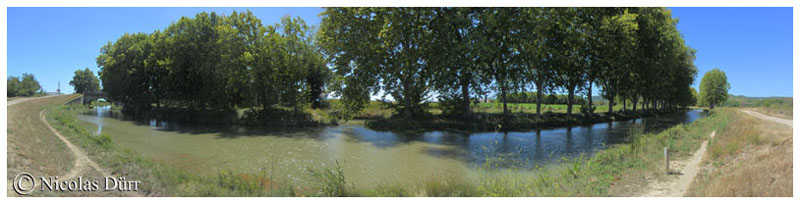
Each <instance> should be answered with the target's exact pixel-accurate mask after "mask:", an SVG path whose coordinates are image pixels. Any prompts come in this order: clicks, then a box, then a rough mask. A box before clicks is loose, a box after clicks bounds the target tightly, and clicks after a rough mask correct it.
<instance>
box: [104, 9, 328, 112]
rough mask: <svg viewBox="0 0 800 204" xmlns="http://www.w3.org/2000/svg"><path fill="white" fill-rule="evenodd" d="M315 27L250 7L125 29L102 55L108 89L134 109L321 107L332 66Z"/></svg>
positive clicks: (295, 19)
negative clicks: (268, 21) (274, 18)
mask: <svg viewBox="0 0 800 204" xmlns="http://www.w3.org/2000/svg"><path fill="white" fill-rule="evenodd" d="M313 34H314V32H313V29H312V28H310V27H309V26H308V25H306V24H305V22H304V21H303V20H302V19H299V18H290V17H288V16H287V17H284V18H282V19H281V22H280V24H276V25H266V26H265V25H263V24H262V23H261V20H260V19H258V18H256V17H255V16H254V15H253V14H252V13H251V12H250V11H247V12H235V11H234V12H233V13H232V14H230V15H229V16H222V15H217V14H216V13H214V12H212V13H205V12H203V13H199V14H197V15H196V16H195V17H194V18H188V17H182V18H181V19H180V20H178V21H177V22H175V23H172V24H171V25H169V26H168V27H167V28H166V29H164V30H156V31H154V32H153V33H150V34H147V33H134V34H125V35H123V36H122V37H120V38H119V39H117V40H116V41H115V42H114V43H111V42H109V43H108V44H107V45H105V46H103V47H102V48H101V54H100V56H98V57H97V65H98V66H99V67H100V72H99V75H100V78H101V80H102V83H103V89H104V91H106V92H107V93H108V94H109V96H110V98H111V99H112V100H115V101H118V102H121V103H123V104H125V109H126V110H127V111H131V112H142V111H146V110H148V109H150V108H151V107H153V106H169V107H188V108H196V109H216V110H230V109H233V108H238V107H264V108H270V107H273V106H275V105H281V106H287V107H295V108H298V107H300V106H302V105H303V104H308V103H311V104H312V106H314V107H317V106H319V105H320V100H321V96H322V94H323V89H324V86H325V82H326V81H327V78H328V69H327V67H326V65H325V64H326V63H325V60H324V58H323V56H322V55H321V54H320V53H319V52H318V51H317V49H316V47H315V46H314V37H313Z"/></svg>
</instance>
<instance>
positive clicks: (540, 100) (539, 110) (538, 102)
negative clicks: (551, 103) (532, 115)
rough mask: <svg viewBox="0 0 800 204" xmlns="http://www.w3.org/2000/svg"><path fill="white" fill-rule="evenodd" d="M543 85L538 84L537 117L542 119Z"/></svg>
mask: <svg viewBox="0 0 800 204" xmlns="http://www.w3.org/2000/svg"><path fill="white" fill-rule="evenodd" d="M541 112H542V84H541V83H539V84H536V117H539V119H541V118H542V113H541Z"/></svg>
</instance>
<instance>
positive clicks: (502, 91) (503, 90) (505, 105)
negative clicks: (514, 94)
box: [500, 85, 508, 120]
mask: <svg viewBox="0 0 800 204" xmlns="http://www.w3.org/2000/svg"><path fill="white" fill-rule="evenodd" d="M500 94H501V95H502V96H501V97H502V99H503V118H504V120H505V118H507V117H508V101H506V86H504V85H500Z"/></svg>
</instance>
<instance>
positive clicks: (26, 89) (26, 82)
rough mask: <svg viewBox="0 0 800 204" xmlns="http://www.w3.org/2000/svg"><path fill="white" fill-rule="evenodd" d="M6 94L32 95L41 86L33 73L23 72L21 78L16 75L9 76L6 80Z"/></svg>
mask: <svg viewBox="0 0 800 204" xmlns="http://www.w3.org/2000/svg"><path fill="white" fill-rule="evenodd" d="M6 85H7V87H6V91H7V92H6V96H8V97H14V96H33V95H34V94H36V92H38V91H40V89H41V88H42V86H41V85H39V81H37V80H36V77H34V76H33V74H29V73H24V74H22V79H21V80H20V78H19V77H16V76H9V77H8V79H7V82H6Z"/></svg>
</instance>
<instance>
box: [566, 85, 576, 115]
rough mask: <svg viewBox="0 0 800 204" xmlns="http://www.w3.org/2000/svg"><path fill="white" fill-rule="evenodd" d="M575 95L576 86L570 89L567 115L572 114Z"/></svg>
mask: <svg viewBox="0 0 800 204" xmlns="http://www.w3.org/2000/svg"><path fill="white" fill-rule="evenodd" d="M573 97H575V86H572V87H571V88H569V89H568V94H567V115H572V98H573Z"/></svg>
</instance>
